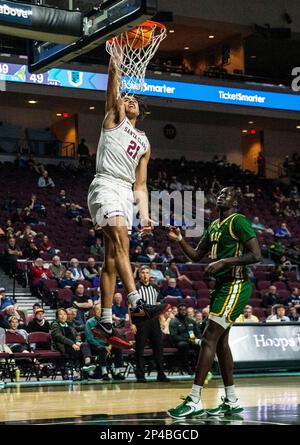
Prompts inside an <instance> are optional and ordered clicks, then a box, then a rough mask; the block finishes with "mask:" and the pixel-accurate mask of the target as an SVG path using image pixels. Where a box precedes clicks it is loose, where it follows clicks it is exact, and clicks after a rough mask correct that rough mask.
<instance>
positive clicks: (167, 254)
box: [161, 246, 175, 263]
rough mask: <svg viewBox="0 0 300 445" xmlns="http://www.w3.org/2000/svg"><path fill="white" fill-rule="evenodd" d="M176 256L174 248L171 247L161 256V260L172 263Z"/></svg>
mask: <svg viewBox="0 0 300 445" xmlns="http://www.w3.org/2000/svg"><path fill="white" fill-rule="evenodd" d="M174 258H175V257H174V255H173V252H172V247H171V246H167V247H166V248H165V251H164V253H163V254H162V256H161V259H162V261H163V263H170V262H171V261H172V260H174Z"/></svg>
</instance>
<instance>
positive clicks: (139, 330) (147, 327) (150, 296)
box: [131, 266, 170, 383]
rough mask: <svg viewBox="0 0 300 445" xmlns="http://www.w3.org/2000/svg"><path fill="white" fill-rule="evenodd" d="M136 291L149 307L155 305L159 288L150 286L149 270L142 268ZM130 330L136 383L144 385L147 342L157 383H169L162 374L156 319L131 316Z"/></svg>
mask: <svg viewBox="0 0 300 445" xmlns="http://www.w3.org/2000/svg"><path fill="white" fill-rule="evenodd" d="M137 289H138V291H139V294H140V295H141V297H142V299H143V300H144V301H145V302H146V303H147V304H151V305H155V304H156V303H157V300H158V299H159V297H160V292H159V288H158V287H157V286H155V285H152V284H150V268H149V267H148V266H142V267H141V269H140V273H139V282H138V284H137ZM131 323H132V324H131V330H132V332H134V333H135V358H136V372H135V374H136V378H137V381H138V382H141V383H145V382H147V380H146V379H145V369H144V349H145V346H146V343H147V340H149V343H150V346H151V348H152V350H153V358H154V360H155V363H156V368H157V381H158V382H169V381H170V379H168V377H167V376H166V375H165V373H164V367H163V364H164V360H163V341H162V331H161V328H160V324H159V320H158V319H151V320H146V321H141V319H140V317H133V315H131Z"/></svg>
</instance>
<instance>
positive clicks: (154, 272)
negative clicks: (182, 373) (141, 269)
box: [149, 261, 165, 287]
mask: <svg viewBox="0 0 300 445" xmlns="http://www.w3.org/2000/svg"><path fill="white" fill-rule="evenodd" d="M149 267H150V277H153V283H154V284H156V285H157V286H159V287H160V286H161V285H162V284H163V282H164V281H165V277H164V275H163V273H162V271H161V270H159V269H157V264H156V262H155V261H150V263H149Z"/></svg>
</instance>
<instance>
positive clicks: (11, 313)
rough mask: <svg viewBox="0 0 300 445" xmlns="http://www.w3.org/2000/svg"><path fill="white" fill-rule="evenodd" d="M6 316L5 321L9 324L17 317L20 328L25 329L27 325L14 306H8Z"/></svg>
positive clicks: (5, 311)
mask: <svg viewBox="0 0 300 445" xmlns="http://www.w3.org/2000/svg"><path fill="white" fill-rule="evenodd" d="M3 314H4V320H5V321H6V322H8V323H9V319H10V317H16V318H17V319H18V320H19V327H22V328H25V323H24V321H23V320H22V318H21V316H20V314H19V312H18V311H17V309H16V308H15V306H14V305H12V304H11V305H10V306H6V308H5V309H4V311H3Z"/></svg>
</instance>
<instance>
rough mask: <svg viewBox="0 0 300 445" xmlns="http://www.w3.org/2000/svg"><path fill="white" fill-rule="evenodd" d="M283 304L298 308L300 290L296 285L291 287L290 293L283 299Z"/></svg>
mask: <svg viewBox="0 0 300 445" xmlns="http://www.w3.org/2000/svg"><path fill="white" fill-rule="evenodd" d="M284 305H285V306H288V307H291V306H296V309H300V292H299V289H298V287H293V289H292V292H291V295H290V296H289V297H288V298H287V299H286V300H285V302H284Z"/></svg>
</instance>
